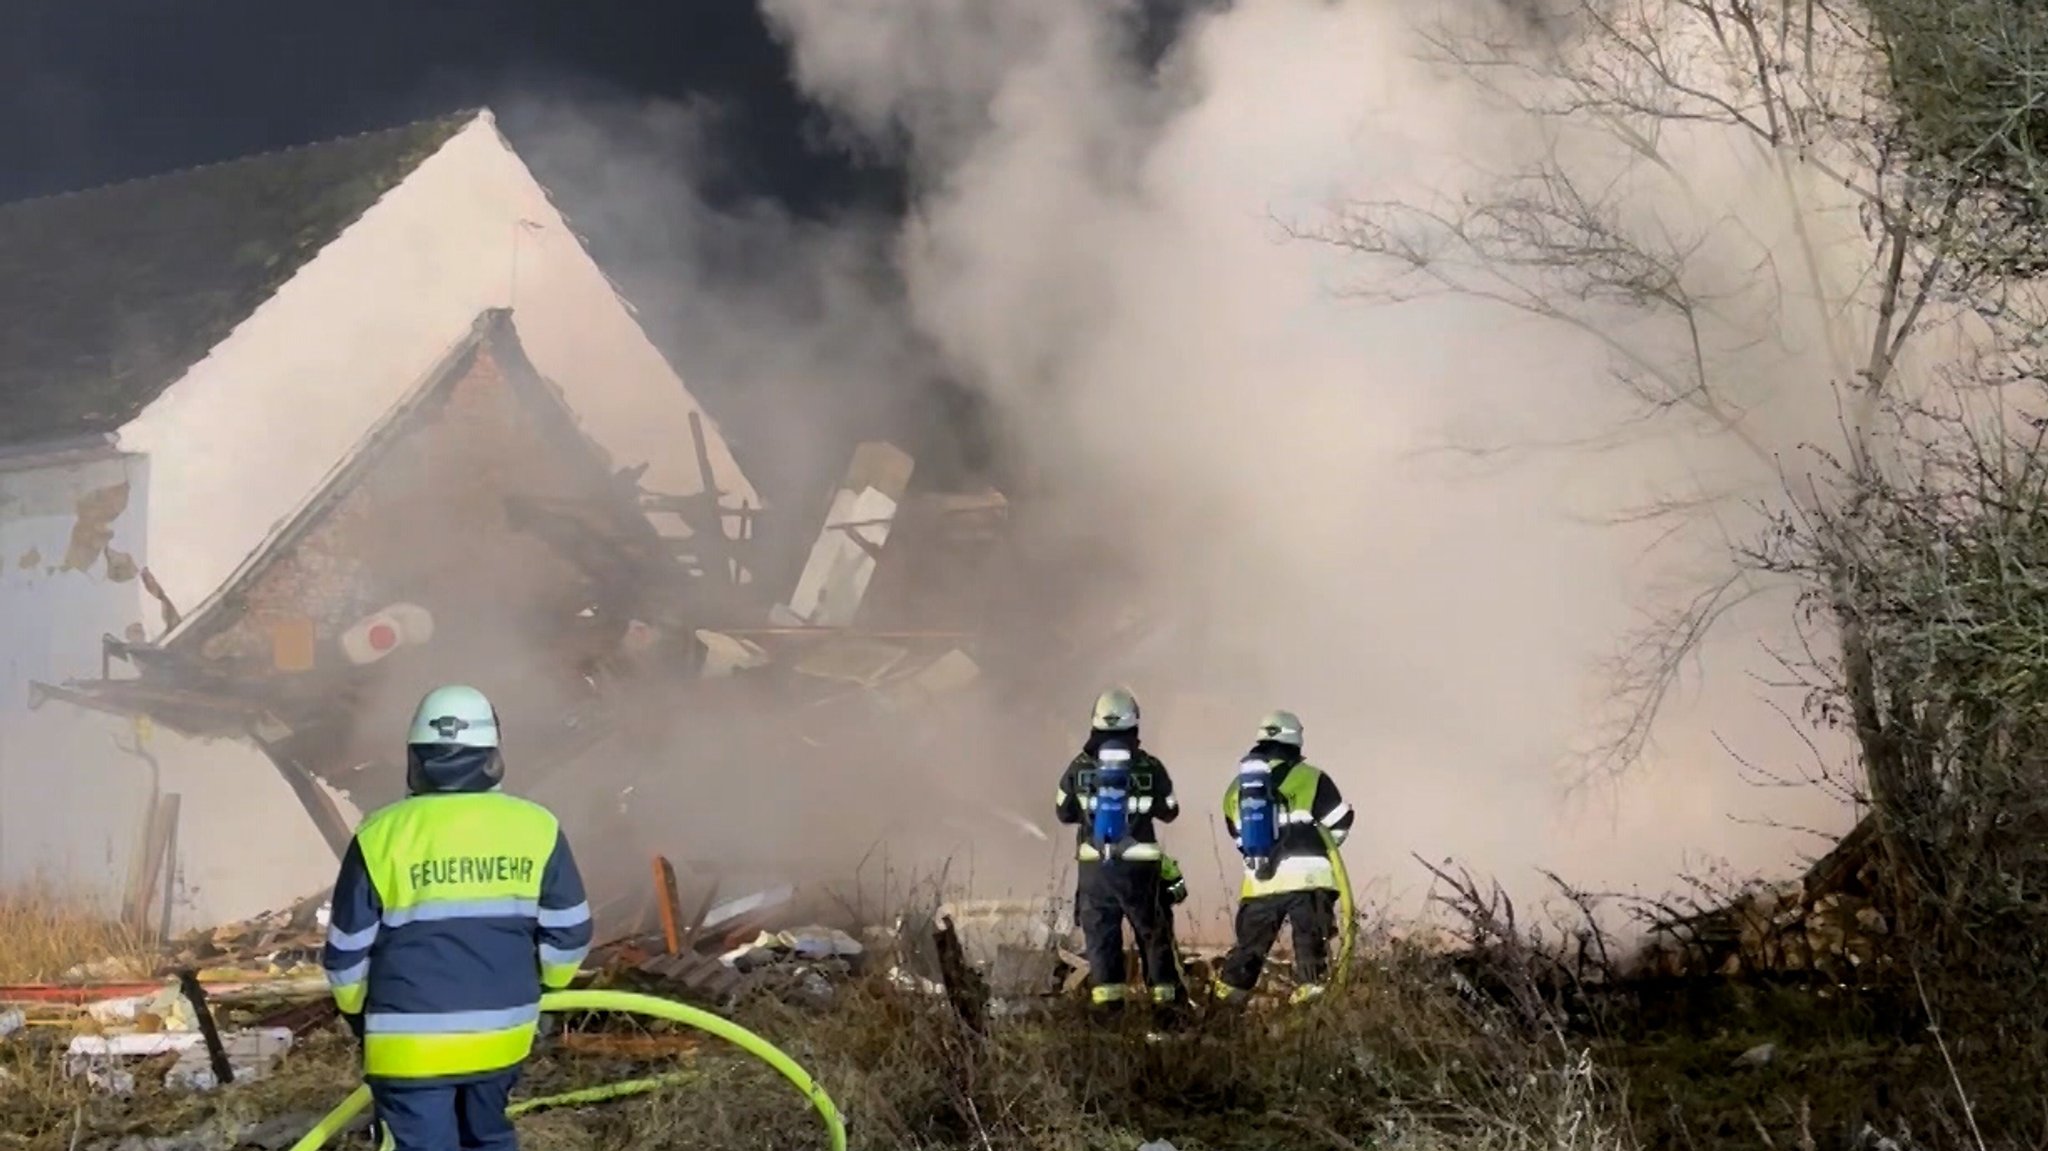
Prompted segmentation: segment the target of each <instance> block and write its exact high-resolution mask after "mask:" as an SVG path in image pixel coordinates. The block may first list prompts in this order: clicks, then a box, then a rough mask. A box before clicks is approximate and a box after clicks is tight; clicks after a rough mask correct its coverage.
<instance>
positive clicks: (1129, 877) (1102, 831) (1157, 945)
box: [1054, 688, 1182, 1005]
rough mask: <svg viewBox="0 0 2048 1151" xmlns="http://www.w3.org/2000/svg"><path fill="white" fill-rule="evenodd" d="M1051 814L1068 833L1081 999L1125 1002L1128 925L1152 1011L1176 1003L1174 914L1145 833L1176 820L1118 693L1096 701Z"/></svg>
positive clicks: (1128, 705) (1165, 782) (1134, 719)
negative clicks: (1085, 982)
mask: <svg viewBox="0 0 2048 1151" xmlns="http://www.w3.org/2000/svg"><path fill="white" fill-rule="evenodd" d="M1054 811H1055V813H1056V814H1057V816H1058V818H1059V821H1060V822H1061V823H1068V824H1076V825H1078V826H1077V827H1076V829H1075V849H1074V855H1075V858H1076V859H1077V860H1078V861H1079V864H1078V871H1079V875H1078V877H1077V879H1076V889H1075V893H1074V908H1075V918H1076V919H1077V920H1078V921H1079V922H1080V926H1081V934H1082V936H1083V938H1084V939H1085V940H1086V942H1087V952H1088V975H1089V983H1090V988H1089V999H1090V1001H1091V1002H1093V1003H1095V1004H1097V1005H1115V1004H1120V1003H1122V1002H1124V1001H1125V999H1126V998H1127V997H1128V996H1129V995H1130V993H1131V989H1130V988H1129V987H1128V986H1126V984H1125V982H1124V978H1125V972H1124V931H1123V925H1124V924H1125V923H1126V922H1128V923H1130V925H1131V934H1132V935H1133V936H1135V937H1136V940H1137V945H1138V954H1139V956H1140V959H1141V961H1142V963H1143V966H1144V976H1145V984H1146V986H1147V987H1149V988H1150V990H1151V998H1152V1000H1153V1002H1155V1003H1159V1004H1173V1003H1178V1002H1180V1001H1181V999H1182V989H1181V979H1180V961H1179V956H1178V955H1176V954H1175V953H1174V941H1173V930H1172V927H1173V923H1172V918H1173V907H1172V904H1171V903H1170V901H1169V900H1170V896H1169V893H1168V882H1167V880H1166V878H1165V877H1164V876H1162V874H1161V866H1162V860H1163V859H1164V854H1163V853H1162V852H1161V851H1160V848H1159V839H1158V833H1157V831H1156V830H1155V827H1154V825H1155V824H1159V823H1171V822H1173V821H1174V819H1175V818H1177V817H1178V816H1179V815H1180V801H1179V800H1178V799H1176V798H1174V794H1173V780H1172V778H1171V777H1169V776H1168V775H1167V773H1166V765H1165V764H1163V763H1161V762H1160V761H1159V759H1158V757H1156V756H1154V755H1152V754H1151V753H1150V752H1148V751H1145V750H1144V749H1143V748H1142V747H1140V746H1139V742H1138V701H1137V700H1136V699H1135V698H1133V697H1132V695H1131V693H1130V692H1129V691H1127V690H1125V689H1123V688H1113V689H1111V690H1109V691H1106V692H1103V693H1102V695H1101V697H1100V698H1098V699H1097V700H1096V701H1095V715H1094V720H1093V723H1092V724H1091V729H1090V731H1089V733H1088V740H1087V742H1086V743H1085V744H1083V745H1082V748H1081V752H1080V754H1078V755H1076V756H1075V757H1074V759H1073V762H1071V763H1069V764H1067V769H1066V771H1065V773H1064V774H1062V775H1061V776H1060V783H1059V791H1058V793H1057V795H1056V796H1055V798H1054Z"/></svg>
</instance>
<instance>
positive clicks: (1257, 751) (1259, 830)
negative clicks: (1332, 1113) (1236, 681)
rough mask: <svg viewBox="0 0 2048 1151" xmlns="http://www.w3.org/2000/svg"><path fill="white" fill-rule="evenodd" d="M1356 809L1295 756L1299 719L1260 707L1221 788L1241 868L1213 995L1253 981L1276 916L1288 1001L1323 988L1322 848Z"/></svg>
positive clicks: (1326, 851)
mask: <svg viewBox="0 0 2048 1151" xmlns="http://www.w3.org/2000/svg"><path fill="white" fill-rule="evenodd" d="M1355 815H1356V813H1355V812H1353V811H1352V809H1351V805H1350V804H1349V803H1346V802H1345V800H1344V796H1343V795H1342V794H1341V793H1339V792H1338V790H1337V785H1336V784H1335V783H1334V782H1332V781H1331V779H1330V777H1329V776H1327V775H1324V774H1323V772H1322V770H1321V769H1320V768H1318V767H1316V766H1315V765H1314V764H1311V763H1309V762H1308V761H1307V760H1305V759H1303V758H1302V729H1301V719H1300V717H1299V716H1296V715H1295V714H1294V713H1293V712H1291V711H1276V712H1273V713H1271V714H1269V715H1267V716H1266V718H1265V719H1264V720H1263V721H1262V722H1261V723H1260V724H1259V735H1258V742H1256V743H1254V744H1253V745H1252V749H1251V751H1250V752H1249V753H1247V754H1246V756H1245V758H1244V760H1243V762H1242V763H1241V764H1240V765H1239V773H1238V776H1237V778H1236V779H1234V780H1232V781H1231V784H1230V786H1229V788H1228V789H1226V790H1225V792H1224V793H1223V823H1224V827H1225V829H1226V830H1228V831H1229V833H1230V837H1231V839H1232V840H1234V841H1236V842H1237V844H1238V850H1239V851H1240V852H1241V853H1243V854H1244V855H1245V874H1244V882H1243V883H1242V884H1241V885H1240V886H1239V888H1238V905H1237V925H1236V926H1237V930H1236V935H1237V939H1236V943H1235V944H1234V945H1233V946H1232V947H1231V949H1230V953H1229V954H1228V955H1226V956H1224V958H1223V962H1222V964H1221V965H1220V966H1219V967H1218V969H1217V975H1216V995H1217V997H1218V998H1219V999H1222V1000H1225V1001H1231V1000H1240V999H1242V998H1244V997H1245V996H1247V995H1249V994H1250V993H1251V990H1252V988H1253V987H1255V986H1257V984H1258V981H1259V973H1260V972H1261V971H1262V970H1264V968H1265V965H1266V953H1267V952H1269V951H1271V950H1272V947H1273V943H1274V941H1275V940H1276V939H1278V938H1279V936H1280V928H1281V925H1282V924H1286V925H1288V926H1289V927H1290V928H1291V935H1292V940H1293V943H1294V973H1295V978H1296V980H1297V981H1298V986H1297V989H1296V991H1295V993H1294V999H1295V1001H1296V1002H1301V1001H1304V1000H1308V999H1313V998H1315V997H1316V996H1318V995H1320V994H1322V992H1323V988H1324V984H1325V981H1326V980H1327V979H1328V978H1329V973H1328V967H1329V942H1330V938H1331V936H1332V935H1334V934H1335V933H1336V914H1335V912H1336V906H1337V893H1338V890H1339V889H1338V881H1337V873H1336V867H1335V866H1334V864H1333V862H1332V860H1331V858H1330V856H1331V853H1332V852H1334V851H1335V850H1336V845H1337V844H1340V843H1342V842H1343V841H1344V839H1345V837H1346V836H1348V835H1349V834H1350V833H1351V824H1352V822H1353V820H1354V818H1355ZM1325 835H1327V836H1328V839H1327V841H1326V840H1325V838H1324V837H1325Z"/></svg>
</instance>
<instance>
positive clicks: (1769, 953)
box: [1633, 819, 1897, 983]
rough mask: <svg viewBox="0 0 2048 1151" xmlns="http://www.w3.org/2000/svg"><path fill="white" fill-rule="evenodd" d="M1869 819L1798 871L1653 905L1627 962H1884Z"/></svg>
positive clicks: (1685, 968)
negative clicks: (1731, 890) (1708, 897)
mask: <svg viewBox="0 0 2048 1151" xmlns="http://www.w3.org/2000/svg"><path fill="white" fill-rule="evenodd" d="M1879 867H1880V862H1879V859H1878V856H1877V829H1876V824H1875V823H1874V822H1873V821H1871V820H1869V819H1865V820H1864V821H1863V822H1862V823H1859V824H1858V825H1857V826H1856V827H1855V828H1854V829H1853V830H1851V831H1850V832H1849V834H1848V835H1846V836H1844V837H1843V838H1842V839H1841V841H1840V842H1839V843H1838V844H1837V845H1836V846H1835V848H1834V849H1833V850H1831V851H1829V852H1828V853H1827V854H1826V855H1824V856H1822V857H1821V858H1820V859H1819V860H1817V861H1816V862H1815V863H1814V864H1813V866H1812V867H1810V868H1808V869H1807V870H1806V873H1805V874H1804V875H1802V876H1800V877H1799V878H1798V879H1794V880H1791V881H1789V882H1784V883H1775V884H1764V883H1753V884H1750V885H1748V886H1747V887H1745V888H1743V889H1742V890H1740V891H1738V892H1736V893H1735V894H1734V895H1733V896H1732V897H1730V898H1728V899H1726V900H1725V901H1723V902H1721V903H1720V904H1719V905H1717V906H1710V907H1706V908H1702V909H1696V910H1695V909H1685V910H1683V911H1674V912H1669V913H1666V914H1662V915H1659V916H1658V917H1657V920H1656V922H1654V923H1653V924H1652V925H1651V931H1650V935H1649V938H1648V940H1647V941H1646V943H1645V944H1644V947H1643V949H1642V951H1641V952H1640V954H1639V955H1638V956H1637V958H1636V961H1635V964H1634V968H1633V971H1634V973H1636V974H1640V975H1644V976H1652V977H1656V976H1662V977H1679V978H1685V977H1691V978H1698V977H1712V976H1718V977H1723V978H1733V977H1737V976H1742V975H1779V976H1799V975H1807V974H1813V975H1819V976H1822V977H1825V978H1827V979H1830V980H1833V981H1836V982H1844V983H1854V982H1862V981H1865V980H1868V979H1870V978H1872V977H1874V976H1876V975H1878V974H1880V973H1884V972H1889V971H1892V970H1893V969H1895V968H1896V966H1897V964H1896V963H1895V961H1894V960H1893V959H1892V957H1891V956H1890V955H1889V954H1888V951H1887V947H1886V944H1887V941H1888V939H1889V936H1890V926H1891V924H1890V919H1889V917H1888V916H1887V915H1886V914H1885V910H1884V908H1882V907H1881V906H1880V905H1879V901H1878V899H1877V892H1878V890H1879V884H1878V882H1877V873H1878V869H1879Z"/></svg>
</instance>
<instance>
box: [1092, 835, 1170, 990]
mask: <svg viewBox="0 0 2048 1151" xmlns="http://www.w3.org/2000/svg"><path fill="white" fill-rule="evenodd" d="M1074 907H1075V914H1074V918H1075V919H1076V920H1077V921H1078V922H1079V924H1080V928H1081V937H1082V939H1083V940H1084V941H1085V943H1086V947H1087V951H1088V979H1089V982H1090V983H1091V984H1092V985H1093V986H1094V988H1095V989H1096V991H1097V992H1098V994H1097V995H1096V996H1095V999H1096V1001H1097V1002H1103V1001H1115V1000H1117V999H1120V998H1121V997H1122V996H1123V993H1124V987H1125V971H1124V924H1125V923H1126V922H1128V923H1129V924H1130V925H1131V935H1132V936H1134V937H1135V938H1136V940H1137V944H1138V957H1139V960H1140V962H1142V963H1143V965H1144V969H1145V984H1146V986H1147V987H1150V988H1151V989H1152V997H1153V998H1154V999H1155V1000H1166V999H1173V1000H1178V999H1180V998H1181V994H1182V988H1181V980H1180V956H1179V955H1177V954H1175V952H1174V939H1173V907H1172V905H1171V904H1170V903H1169V902H1168V901H1167V896H1166V884H1165V882H1164V881H1162V880H1161V879H1160V878H1159V865H1158V864H1157V863H1154V862H1150V861H1114V862H1109V863H1100V862H1084V863H1082V864H1081V865H1080V876H1079V889H1078V890H1077V891H1076V892H1075V898H1074Z"/></svg>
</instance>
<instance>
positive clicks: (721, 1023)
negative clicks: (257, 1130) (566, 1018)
mask: <svg viewBox="0 0 2048 1151" xmlns="http://www.w3.org/2000/svg"><path fill="white" fill-rule="evenodd" d="M540 1009H541V1010H542V1011H549V1012H555V1011H623V1012H626V1013H628V1014H632V1015H647V1016H652V1017H654V1018H656V1019H666V1020H668V1021H669V1022H671V1023H680V1024H683V1025H684V1026H686V1027H694V1028H696V1029H697V1030H699V1031H703V1032H705V1033H707V1034H710V1035H715V1036H717V1037H718V1038H720V1039H723V1040H725V1041H726V1042H728V1043H731V1044H733V1045H734V1046H736V1047H738V1048H739V1049H740V1050H742V1051H745V1052H746V1053H747V1054H749V1055H752V1056H753V1057H754V1058H756V1059H759V1060H760V1061H761V1062H763V1063H766V1064H767V1065H768V1066H770V1067H773V1068H774V1069H775V1070H776V1071H778V1072H781V1074H782V1077H783V1078H784V1079H787V1080H789V1081H790V1082H791V1083H793V1084H795V1085H796V1089H797V1090H799V1091H801V1092H803V1093H804V1097H805V1098H806V1099H809V1100H810V1101H811V1106H812V1107H814V1108H816V1109H817V1112H818V1116H819V1117H820V1118H822V1119H823V1120H824V1121H825V1130H826V1132H827V1133H828V1134H829V1135H830V1136H831V1139H832V1151H846V1124H845V1121H844V1120H842V1119H841V1118H840V1116H839V1109H838V1108H837V1107H835V1106H833V1105H832V1100H831V1098H830V1097H829V1096H827V1095H826V1094H825V1089H824V1088H823V1087H820V1086H818V1084H817V1083H815V1082H813V1081H812V1079H811V1077H810V1075H808V1074H807V1073H805V1071H804V1069H803V1068H801V1067H799V1066H797V1065H796V1061H795V1060H793V1059H791V1058H790V1057H789V1056H787V1055H785V1054H783V1053H782V1051H781V1050H780V1049H778V1048H776V1047H775V1046H774V1045H773V1044H771V1043H769V1042H768V1041H767V1040H766V1039H763V1038H761V1037H760V1036H759V1035H756V1034H754V1033H753V1032H751V1031H749V1030H747V1029H746V1028H744V1027H741V1026H740V1025H739V1024H737V1023H733V1022H732V1021H730V1020H727V1019H723V1018H720V1017H719V1016H716V1015H713V1014H711V1013H710V1012H708V1011H700V1010H698V1009H697V1008H694V1007H685V1006H683V1005H682V1004H680V1003H675V1002H672V1001H670V1000H667V999H657V998H655V997H654V996H652V995H634V994H631V993H629V992H624V991H554V992H550V993H548V994H546V995H543V996H541V1000H540ZM688 1077H689V1075H688V1073H687V1072H671V1073H669V1074H667V1075H655V1076H650V1077H648V1078H645V1079H633V1080H628V1081H626V1082H623V1083H607V1084H604V1085H602V1086H599V1087H589V1088H585V1089H583V1090H580V1091H569V1092H564V1093H563V1094H560V1095H550V1096H548V1097H546V1098H544V1099H527V1100H523V1101H521V1102H519V1103H516V1104H514V1105H513V1106H512V1107H510V1108H508V1109H507V1114H511V1115H521V1114H524V1113H526V1112H528V1111H538V1110H541V1109H543V1108H548V1107H561V1106H568V1105H574V1104H579V1103H600V1102H604V1101H607V1100H611V1099H623V1098H626V1097H627V1096H631V1095H644V1094H646V1093H648V1092H650V1091H657V1090H660V1089H661V1088H663V1087H668V1086H672V1085H674V1084H676V1083H680V1082H682V1081H683V1080H684V1079H687V1078H688ZM369 1105H370V1088H369V1087H368V1086H367V1085H365V1086H361V1087H358V1088H356V1089H355V1092H354V1094H352V1095H350V1096H349V1097H348V1098H347V1099H344V1100H342V1102H341V1106H339V1107H336V1108H335V1109H334V1110H332V1111H330V1112H328V1113H327V1115H326V1117H325V1118H323V1119H321V1120H320V1122H318V1123H316V1124H314V1125H313V1129H312V1130H311V1131H308V1132H307V1133H306V1137H305V1138H303V1139H301V1140H299V1141H298V1142H297V1143H294V1144H293V1145H292V1149H291V1151H318V1149H319V1148H321V1147H325V1146H326V1145H327V1141H328V1140H329V1139H332V1138H334V1137H335V1136H336V1135H338V1134H340V1133H341V1130H342V1128H344V1127H346V1126H348V1125H349V1123H350V1121H352V1120H353V1119H355V1117H356V1116H357V1115H358V1114H360V1113H361V1112H362V1110H363V1108H365V1107H367V1106H369Z"/></svg>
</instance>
